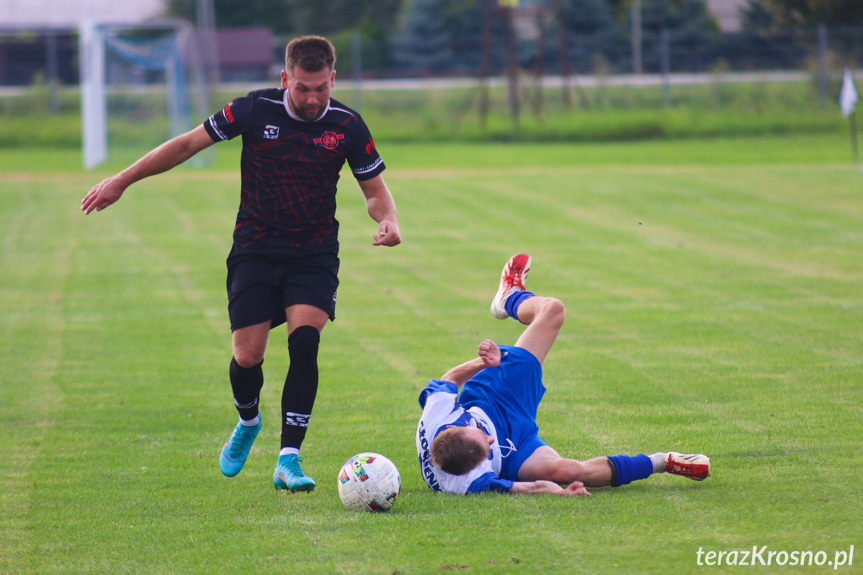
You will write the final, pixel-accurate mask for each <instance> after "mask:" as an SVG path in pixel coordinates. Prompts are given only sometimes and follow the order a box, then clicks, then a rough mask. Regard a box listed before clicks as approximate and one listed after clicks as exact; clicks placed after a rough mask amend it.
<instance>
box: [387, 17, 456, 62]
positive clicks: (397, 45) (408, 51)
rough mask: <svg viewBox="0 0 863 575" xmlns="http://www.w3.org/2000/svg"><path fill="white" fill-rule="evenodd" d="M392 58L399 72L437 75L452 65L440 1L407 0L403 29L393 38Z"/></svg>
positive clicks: (450, 48)
mask: <svg viewBox="0 0 863 575" xmlns="http://www.w3.org/2000/svg"><path fill="white" fill-rule="evenodd" d="M393 48H394V52H393V57H394V58H393V59H394V60H395V63H396V64H397V65H398V66H399V67H400V68H402V69H405V70H414V71H418V72H423V73H426V72H430V73H439V72H443V71H446V70H449V69H450V67H451V66H452V63H453V52H452V44H451V38H450V35H449V33H448V32H447V29H446V20H445V17H444V12H443V10H442V0H408V4H407V7H406V8H405V11H404V27H403V28H402V29H401V30H400V31H399V33H398V34H396V36H395V40H394V42H393Z"/></svg>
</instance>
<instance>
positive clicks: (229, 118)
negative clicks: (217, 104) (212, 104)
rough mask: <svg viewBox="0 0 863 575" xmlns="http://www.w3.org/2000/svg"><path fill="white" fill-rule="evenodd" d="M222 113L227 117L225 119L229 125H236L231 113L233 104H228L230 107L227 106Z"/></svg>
mask: <svg viewBox="0 0 863 575" xmlns="http://www.w3.org/2000/svg"><path fill="white" fill-rule="evenodd" d="M222 113H223V114H224V115H225V119H226V120H227V121H228V123H229V124H233V123H234V115H233V114H232V113H231V103H230V102H228V105H227V106H225V109H224V110H222Z"/></svg>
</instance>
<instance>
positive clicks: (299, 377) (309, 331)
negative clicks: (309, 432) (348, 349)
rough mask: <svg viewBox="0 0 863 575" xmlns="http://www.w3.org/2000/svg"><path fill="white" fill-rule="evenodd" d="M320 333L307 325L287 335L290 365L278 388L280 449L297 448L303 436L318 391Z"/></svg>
mask: <svg viewBox="0 0 863 575" xmlns="http://www.w3.org/2000/svg"><path fill="white" fill-rule="evenodd" d="M320 341H321V334H320V332H318V330H317V329H315V328H314V327H312V326H310V325H304V326H302V327H299V328H297V329H296V330H295V331H294V332H293V333H292V334H291V335H290V336H288V355H289V356H290V358H291V366H290V367H289V368H288V376H287V377H286V378H285V388H284V390H283V391H282V449H284V448H285V447H295V448H297V449H299V448H300V446H301V445H302V443H303V439H305V437H306V428H308V426H309V418H311V416H312V407H314V405H315V396H316V395H317V393H318V344H319V343H320Z"/></svg>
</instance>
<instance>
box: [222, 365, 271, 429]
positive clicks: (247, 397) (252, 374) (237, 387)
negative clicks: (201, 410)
mask: <svg viewBox="0 0 863 575" xmlns="http://www.w3.org/2000/svg"><path fill="white" fill-rule="evenodd" d="M262 365H264V362H263V361H262V362H261V363H259V364H258V365H254V366H252V367H242V366H241V365H240V364H239V363H237V360H236V359H234V358H231V369H230V370H229V372H230V375H231V389H232V390H233V391H234V405H236V406H237V411H238V412H240V418H241V419H245V420H246V421H248V420H250V419H255V418H256V417H257V416H258V399H259V398H260V396H261V388H262V387H263V386H264V370H263V369H262V368H261V366H262Z"/></svg>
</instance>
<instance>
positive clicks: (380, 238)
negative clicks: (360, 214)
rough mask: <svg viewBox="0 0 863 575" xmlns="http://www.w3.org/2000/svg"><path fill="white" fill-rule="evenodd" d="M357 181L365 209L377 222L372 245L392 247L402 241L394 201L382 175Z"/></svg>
mask: <svg viewBox="0 0 863 575" xmlns="http://www.w3.org/2000/svg"><path fill="white" fill-rule="evenodd" d="M358 182H359V184H360V189H361V190H362V191H363V195H364V196H365V197H366V210H367V211H368V212H369V216H371V218H372V219H373V220H374V221H376V222H377V223H378V233H377V235H376V236H374V240H375V241H374V242H373V243H372V245H373V246H389V247H393V246H397V245H399V244H400V243H402V235H401V232H400V231H399V218H398V215H397V214H396V202H395V200H394V199H393V195H392V194H391V193H390V190H389V188H387V185H386V184H385V183H384V178H383V176H380V175H378V176H375V177H374V178H372V179H370V180H358Z"/></svg>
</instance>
